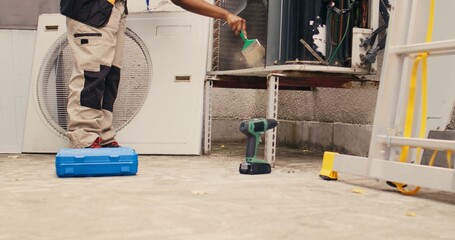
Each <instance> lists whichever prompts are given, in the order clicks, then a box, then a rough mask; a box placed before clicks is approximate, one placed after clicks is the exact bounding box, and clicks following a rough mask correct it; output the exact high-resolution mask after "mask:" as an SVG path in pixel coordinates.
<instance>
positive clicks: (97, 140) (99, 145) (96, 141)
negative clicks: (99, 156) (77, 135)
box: [85, 137, 101, 148]
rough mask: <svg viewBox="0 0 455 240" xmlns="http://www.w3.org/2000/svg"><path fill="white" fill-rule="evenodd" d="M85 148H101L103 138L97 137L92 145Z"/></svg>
mask: <svg viewBox="0 0 455 240" xmlns="http://www.w3.org/2000/svg"><path fill="white" fill-rule="evenodd" d="M85 148H101V138H100V137H97V138H96V139H95V141H93V143H92V144H91V145H90V146H88V147H85Z"/></svg>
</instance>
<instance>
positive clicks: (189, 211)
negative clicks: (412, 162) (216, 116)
mask: <svg viewBox="0 0 455 240" xmlns="http://www.w3.org/2000/svg"><path fill="white" fill-rule="evenodd" d="M213 150H214V152H213V153H212V154H211V155H210V156H140V158H139V161H140V163H139V172H138V175H137V176H132V177H102V178H67V179H59V178H57V177H56V175H55V167H54V155H30V154H24V155H18V156H12V155H6V154H0V216H1V217H0V239H2V240H3V239H8V240H9V239H100V240H101V239H103V240H104V239H198V240H199V239H210V240H212V239H261V240H262V239H332V238H336V239H362V240H363V239H381V240H382V239H455V234H454V233H453V226H454V224H455V194H453V193H447V192H440V191H433V190H429V189H424V190H423V191H421V192H420V193H419V194H418V195H417V196H414V197H408V196H403V195H400V194H398V193H396V192H395V191H394V190H393V189H391V188H389V187H388V186H386V185H385V183H384V182H383V181H376V180H374V179H368V178H360V177H355V176H352V175H347V174H340V176H339V177H340V180H338V181H337V182H327V181H323V180H321V179H320V178H319V177H318V172H319V170H320V164H321V159H322V155H321V154H319V153H311V152H308V151H304V150H301V149H300V150H299V149H284V148H279V149H278V157H277V167H276V168H275V169H274V170H273V172H272V174H269V175H261V176H258V175H256V176H246V175H240V174H238V164H239V163H240V161H241V159H242V154H243V147H240V146H233V145H227V146H225V147H224V148H220V147H219V145H216V146H214V149H213ZM16 157H18V158H16ZM355 192H358V193H355Z"/></svg>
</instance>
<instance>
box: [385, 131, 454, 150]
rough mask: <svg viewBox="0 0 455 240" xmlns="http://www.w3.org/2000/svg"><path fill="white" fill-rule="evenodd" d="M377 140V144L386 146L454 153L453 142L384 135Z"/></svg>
mask: <svg viewBox="0 0 455 240" xmlns="http://www.w3.org/2000/svg"><path fill="white" fill-rule="evenodd" d="M377 140H378V142H380V143H382V144H385V145H388V146H409V147H414V148H416V147H421V148H424V149H432V150H438V151H448V150H450V151H455V141H449V140H439V139H425V138H406V137H392V136H385V135H378V136H377Z"/></svg>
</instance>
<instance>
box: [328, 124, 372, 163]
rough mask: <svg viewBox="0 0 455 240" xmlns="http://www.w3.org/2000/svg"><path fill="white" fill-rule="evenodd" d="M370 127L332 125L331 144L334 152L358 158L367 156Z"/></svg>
mask: <svg viewBox="0 0 455 240" xmlns="http://www.w3.org/2000/svg"><path fill="white" fill-rule="evenodd" d="M371 131H372V126H371V125H354V124H346V123H334V125H333V144H334V149H335V151H338V152H341V153H347V154H352V155H356V156H360V157H366V156H368V151H369V148H370V141H371Z"/></svg>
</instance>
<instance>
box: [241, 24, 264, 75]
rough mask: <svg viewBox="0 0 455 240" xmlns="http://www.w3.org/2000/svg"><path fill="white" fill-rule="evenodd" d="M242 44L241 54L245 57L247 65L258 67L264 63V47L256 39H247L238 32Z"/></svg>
mask: <svg viewBox="0 0 455 240" xmlns="http://www.w3.org/2000/svg"><path fill="white" fill-rule="evenodd" d="M240 37H241V38H242V40H243V42H244V44H243V48H242V54H243V56H244V57H245V59H246V63H247V64H248V66H249V67H260V66H263V65H264V57H265V48H264V47H263V46H262V45H261V43H259V41H258V40H257V39H248V38H246V37H245V34H243V31H242V32H240Z"/></svg>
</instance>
